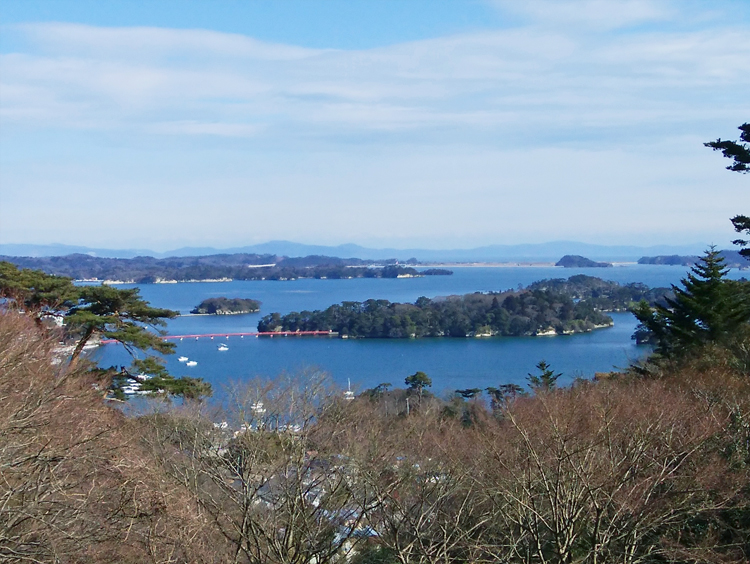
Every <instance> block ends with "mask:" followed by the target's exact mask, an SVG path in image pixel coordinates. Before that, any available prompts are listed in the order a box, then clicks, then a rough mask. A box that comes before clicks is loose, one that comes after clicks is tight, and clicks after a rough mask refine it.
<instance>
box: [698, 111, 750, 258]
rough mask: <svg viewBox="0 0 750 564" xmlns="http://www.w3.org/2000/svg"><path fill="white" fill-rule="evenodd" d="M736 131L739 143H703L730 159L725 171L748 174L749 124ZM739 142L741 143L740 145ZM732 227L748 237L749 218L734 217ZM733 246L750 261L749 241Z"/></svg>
mask: <svg viewBox="0 0 750 564" xmlns="http://www.w3.org/2000/svg"><path fill="white" fill-rule="evenodd" d="M738 129H739V130H740V131H741V132H742V133H740V140H739V141H722V140H721V139H717V140H716V141H711V142H709V143H704V145H705V146H706V147H711V148H712V149H713V150H714V151H721V152H722V154H723V155H724V156H725V157H726V158H728V159H732V161H733V163H732V164H731V165H729V166H728V167H727V170H731V171H733V172H739V173H741V174H747V173H748V172H750V123H743V124H742V125H741V126H739V127H738ZM740 141H743V143H741V142H740ZM731 221H732V225H734V230H735V231H736V232H737V233H745V234H747V235H750V217H748V216H746V215H736V216H734V217H733V218H732V219H731ZM732 242H733V243H734V244H735V245H739V246H740V247H743V249H742V250H740V254H741V255H742V256H744V257H745V258H747V259H750V248H745V247H748V246H750V241H749V240H747V239H736V240H734V241H732Z"/></svg>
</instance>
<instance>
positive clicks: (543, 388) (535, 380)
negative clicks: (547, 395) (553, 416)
mask: <svg viewBox="0 0 750 564" xmlns="http://www.w3.org/2000/svg"><path fill="white" fill-rule="evenodd" d="M536 367H537V369H538V370H539V375H535V374H529V375H528V377H527V378H526V379H527V380H528V381H529V387H530V388H531V389H532V390H534V391H535V392H537V393H539V392H551V391H552V390H554V389H555V387H556V386H557V379H558V378H559V377H560V376H562V372H558V373H557V374H555V371H554V370H552V367H551V366H550V365H549V364H547V362H546V361H544V360H540V361H539V364H537V365H536Z"/></svg>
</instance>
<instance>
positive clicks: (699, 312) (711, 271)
mask: <svg viewBox="0 0 750 564" xmlns="http://www.w3.org/2000/svg"><path fill="white" fill-rule="evenodd" d="M728 272H729V269H728V268H726V267H725V266H724V259H723V258H722V257H721V256H720V255H719V252H718V251H717V250H716V249H715V248H713V247H712V248H711V249H710V250H708V251H706V254H705V255H704V256H703V257H702V258H701V260H700V262H699V263H697V264H696V265H695V266H693V267H692V268H691V269H690V272H689V273H688V276H687V278H684V279H683V280H682V286H683V287H682V288H678V287H677V286H674V285H673V286H672V290H673V291H674V294H675V297H674V298H673V299H665V301H666V305H660V304H657V305H656V306H655V307H653V308H652V307H650V306H649V305H648V304H647V303H646V302H641V303H640V304H638V306H637V307H636V308H635V309H634V311H633V313H634V314H635V316H636V318H637V319H638V321H640V326H639V328H638V329H637V330H636V335H637V338H638V340H639V341H641V342H644V341H647V342H650V343H652V344H654V345H655V346H656V352H657V353H658V354H659V355H661V356H664V357H679V356H682V355H684V354H685V353H688V352H690V351H692V350H695V349H696V348H698V347H700V346H701V345H704V344H707V343H716V342H721V341H723V340H724V339H725V337H729V336H731V335H732V334H733V332H734V331H735V330H736V329H737V328H738V327H739V326H740V325H741V324H743V323H746V322H747V321H748V320H750V304H748V299H747V296H746V294H745V292H743V291H741V289H740V288H739V287H738V285H737V283H735V282H733V281H731V280H726V275H727V273H728Z"/></svg>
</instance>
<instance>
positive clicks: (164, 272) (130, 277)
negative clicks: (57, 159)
mask: <svg viewBox="0 0 750 564" xmlns="http://www.w3.org/2000/svg"><path fill="white" fill-rule="evenodd" d="M0 261H7V262H9V263H12V264H15V265H16V266H18V267H19V268H30V269H35V270H41V271H43V272H45V273H47V274H54V275H56V276H67V277H69V278H73V279H75V280H92V281H93V280H96V281H111V282H120V283H127V284H154V283H165V282H203V281H229V280H296V279H299V278H317V279H321V280H322V279H346V278H412V277H417V276H448V275H451V274H453V272H452V271H450V270H446V269H436V268H431V269H427V270H423V271H418V270H417V269H416V268H414V266H413V265H415V264H417V261H416V260H414V259H412V260H410V261H407V265H406V266H404V265H401V264H399V263H398V261H396V260H395V259H386V260H382V261H373V260H363V259H357V258H347V259H342V258H338V257H328V256H319V255H310V256H307V257H280V256H277V255H258V254H247V253H238V254H225V255H207V256H195V257H169V258H164V259H156V258H153V257H135V258H132V259H122V258H104V257H92V256H90V255H83V254H73V255H66V256H62V257H0Z"/></svg>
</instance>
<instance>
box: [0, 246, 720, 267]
mask: <svg viewBox="0 0 750 564" xmlns="http://www.w3.org/2000/svg"><path fill="white" fill-rule="evenodd" d="M705 248H706V246H705V245H702V244H700V243H695V244H689V245H655V246H651V247H638V246H626V245H594V244H590V243H579V242H575V241H553V242H550V243H536V244H523V245H488V246H484V247H476V248H473V249H449V250H434V249H393V248H385V249H372V248H368V247H362V246H360V245H354V244H346V245H337V246H325V245H306V244H303V243H294V242H291V241H269V242H268V243H261V244H258V245H248V246H244V247H232V248H227V249H216V248H213V247H182V248H180V249H175V250H172V251H167V252H164V253H159V252H155V251H151V250H148V249H102V248H93V247H82V246H72V245H22V244H18V245H14V244H0V255H6V256H18V257H21V256H26V257H46V256H65V255H69V254H74V253H82V254H89V255H92V256H97V257H108V258H133V257H137V256H149V257H154V258H166V257H187V256H205V255H215V254H235V253H253V254H272V255H278V256H288V257H304V256H309V255H325V256H331V257H339V258H359V259H365V260H381V259H398V260H399V261H405V260H408V259H410V258H416V259H417V260H419V261H420V262H555V261H557V260H559V258H560V257H561V256H563V255H582V256H585V257H588V258H592V259H599V260H608V261H636V260H638V259H639V258H641V257H643V256H655V255H699V254H701V253H702V252H703V251H704V250H705Z"/></svg>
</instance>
